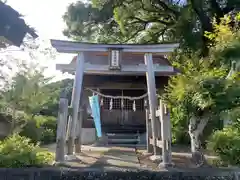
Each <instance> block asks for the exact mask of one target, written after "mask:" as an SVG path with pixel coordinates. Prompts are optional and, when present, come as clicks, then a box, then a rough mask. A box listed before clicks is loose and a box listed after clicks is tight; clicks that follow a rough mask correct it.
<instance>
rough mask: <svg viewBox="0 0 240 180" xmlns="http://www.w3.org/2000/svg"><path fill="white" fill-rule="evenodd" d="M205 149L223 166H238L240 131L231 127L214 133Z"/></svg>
mask: <svg viewBox="0 0 240 180" xmlns="http://www.w3.org/2000/svg"><path fill="white" fill-rule="evenodd" d="M207 148H208V150H210V151H211V152H213V153H215V154H216V155H217V156H219V158H220V159H221V160H222V161H223V163H224V164H229V165H240V131H239V130H238V129H237V128H234V127H232V126H231V127H227V128H224V129H223V130H219V131H215V132H214V133H213V134H212V136H211V137H210V139H209V141H208V144H207Z"/></svg>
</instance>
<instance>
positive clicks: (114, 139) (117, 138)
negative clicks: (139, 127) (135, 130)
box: [106, 133, 139, 144]
mask: <svg viewBox="0 0 240 180" xmlns="http://www.w3.org/2000/svg"><path fill="white" fill-rule="evenodd" d="M106 135H107V141H108V143H109V144H136V143H138V142H139V135H138V134H121V133H107V134H106Z"/></svg>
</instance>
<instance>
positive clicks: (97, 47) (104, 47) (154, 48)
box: [51, 39, 179, 54]
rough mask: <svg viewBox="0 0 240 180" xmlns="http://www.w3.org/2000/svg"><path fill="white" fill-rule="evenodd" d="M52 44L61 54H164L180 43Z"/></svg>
mask: <svg viewBox="0 0 240 180" xmlns="http://www.w3.org/2000/svg"><path fill="white" fill-rule="evenodd" d="M51 44H52V46H53V47H54V48H56V50H57V51H58V52H61V53H79V52H81V51H90V52H106V51H109V49H114V48H115V49H121V50H122V51H123V52H140V53H144V52H145V53H147V52H149V53H162V54H167V53H169V52H173V51H174V49H175V48H177V47H178V46H179V44H178V43H174V44H173V43H167V44H98V43H86V42H76V41H65V40H54V39H52V40H51Z"/></svg>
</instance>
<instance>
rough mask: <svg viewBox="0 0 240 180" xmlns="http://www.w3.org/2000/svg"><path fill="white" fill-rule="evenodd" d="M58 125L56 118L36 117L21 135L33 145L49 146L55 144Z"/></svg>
mask: <svg viewBox="0 0 240 180" xmlns="http://www.w3.org/2000/svg"><path fill="white" fill-rule="evenodd" d="M56 131H57V123H56V118H55V117H48V116H34V117H33V118H32V119H31V120H30V121H29V122H28V123H27V125H26V126H25V127H24V128H23V130H22V132H21V133H20V135H21V136H25V137H28V138H30V139H31V141H32V142H33V143H35V144H36V143H37V142H40V143H41V144H49V143H52V142H55V139H56Z"/></svg>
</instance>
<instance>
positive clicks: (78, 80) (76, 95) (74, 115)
mask: <svg viewBox="0 0 240 180" xmlns="http://www.w3.org/2000/svg"><path fill="white" fill-rule="evenodd" d="M76 61H77V62H76V73H75V79H74V84H73V90H72V99H71V105H70V108H71V115H70V119H69V137H68V152H67V154H68V155H72V154H73V150H74V142H75V138H76V126H77V121H78V114H79V103H80V101H81V93H82V83H83V74H84V53H79V54H78V56H77V60H76Z"/></svg>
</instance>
